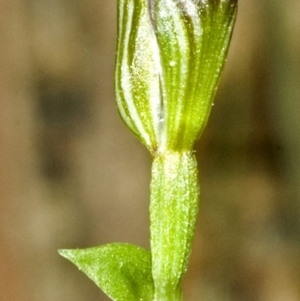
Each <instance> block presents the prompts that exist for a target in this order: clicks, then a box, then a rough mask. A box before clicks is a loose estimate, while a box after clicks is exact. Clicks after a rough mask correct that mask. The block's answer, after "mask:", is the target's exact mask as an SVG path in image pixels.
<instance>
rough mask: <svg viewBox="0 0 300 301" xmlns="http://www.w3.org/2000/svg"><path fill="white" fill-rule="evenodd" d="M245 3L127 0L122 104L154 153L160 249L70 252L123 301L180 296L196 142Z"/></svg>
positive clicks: (194, 210)
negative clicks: (241, 7) (241, 6)
mask: <svg viewBox="0 0 300 301" xmlns="http://www.w3.org/2000/svg"><path fill="white" fill-rule="evenodd" d="M236 13H237V0H119V1H118V41H117V56H116V76H115V86H116V100H117V106H118V110H119V113H120V116H121V118H122V119H123V121H124V122H125V124H126V125H127V126H128V128H129V129H130V130H131V131H132V132H133V133H134V134H135V135H136V136H137V138H138V139H139V140H140V141H141V142H142V143H143V144H144V145H145V146H146V147H147V148H148V149H149V151H150V153H151V155H152V157H153V165H152V179H151V186H150V188H151V197H150V223H151V225H150V232H151V252H149V251H146V250H142V249H141V248H139V247H136V246H132V245H128V244H110V245H106V246H102V247H96V248H90V249H83V250H62V251H60V252H61V255H62V256H64V257H66V258H67V259H69V260H71V261H72V262H73V263H74V264H75V265H77V266H78V267H79V268H80V269H81V270H82V271H83V272H85V273H86V274H87V275H88V276H89V277H90V278H91V279H92V280H93V281H94V282H95V283H96V284H97V285H98V286H99V287H100V288H101V289H102V290H103V291H104V292H106V293H107V294H108V295H109V296H110V297H111V298H112V299H113V300H116V301H128V300H129V301H131V300H132V301H141V300H144V301H153V300H154V301H180V300H181V299H182V293H181V288H180V285H181V281H182V278H183V276H184V274H185V272H186V269H187V263H188V259H189V255H190V253H191V245H192V240H193V236H194V231H195V223H196V218H197V214H198V207H199V193H200V188H199V181H198V168H197V161H196V157H195V151H194V146H195V143H196V142H197V140H198V139H199V137H200V136H201V134H202V132H203V130H204V128H205V126H206V123H207V119H208V116H209V113H210V110H211V107H212V102H213V99H214V96H215V93H216V89H217V86H218V82H219V79H220V75H221V72H222V69H223V66H224V63H225V59H226V54H227V51H228V46H229V42H230V38H231V35H232V30H233V25H234V22H235V17H236Z"/></svg>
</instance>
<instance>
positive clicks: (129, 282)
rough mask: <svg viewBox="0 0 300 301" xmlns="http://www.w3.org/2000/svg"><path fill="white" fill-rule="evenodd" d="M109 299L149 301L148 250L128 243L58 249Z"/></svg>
mask: <svg viewBox="0 0 300 301" xmlns="http://www.w3.org/2000/svg"><path fill="white" fill-rule="evenodd" d="M59 253H60V255H61V256H63V257H65V258H67V259H68V260H70V261H71V262H73V263H74V264H75V265H76V266H77V267H78V268H79V269H80V270H82V271H83V272H84V273H85V274H86V275H87V276H88V277H89V278H90V279H92V280H93V281H94V282H95V283H96V284H97V286H98V287H100V288H101V289H102V290H103V291H104V292H105V293H106V294H107V295H108V296H109V297H110V298H111V299H112V300H115V301H152V300H153V294H154V293H153V290H154V289H153V281H152V276H151V256H150V252H148V251H146V250H144V249H142V248H139V247H137V246H134V245H130V244H108V245H104V246H100V247H95V248H89V249H78V250H59Z"/></svg>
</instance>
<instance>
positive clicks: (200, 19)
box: [116, 0, 237, 153]
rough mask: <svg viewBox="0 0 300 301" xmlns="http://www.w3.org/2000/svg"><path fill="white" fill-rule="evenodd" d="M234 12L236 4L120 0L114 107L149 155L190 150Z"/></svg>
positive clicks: (224, 50) (215, 78)
mask: <svg viewBox="0 0 300 301" xmlns="http://www.w3.org/2000/svg"><path fill="white" fill-rule="evenodd" d="M236 11H237V0H119V4H118V52H117V53H118V55H117V61H116V94H117V104H118V108H119V112H120V115H121V117H122V119H123V120H124V122H125V123H126V124H127V126H128V127H129V128H130V129H131V130H132V131H133V133H134V134H135V135H136V136H137V137H138V138H139V139H140V140H141V142H142V143H144V144H145V145H146V146H147V147H148V149H149V150H150V151H151V152H153V153H155V152H159V153H163V152H165V151H184V150H191V149H193V147H194V144H195V142H196V141H197V140H198V138H199V137H200V135H201V133H202V131H203V129H204V127H205V125H206V123H207V119H208V116H209V113H210V109H211V105H212V101H213V98H214V95H215V92H216V88H217V85H218V82H219V77H220V74H221V71H222V68H223V65H224V62H225V58H226V53H227V50H228V45H229V41H230V37H231V34H232V29H233V24H234V20H235V15H236Z"/></svg>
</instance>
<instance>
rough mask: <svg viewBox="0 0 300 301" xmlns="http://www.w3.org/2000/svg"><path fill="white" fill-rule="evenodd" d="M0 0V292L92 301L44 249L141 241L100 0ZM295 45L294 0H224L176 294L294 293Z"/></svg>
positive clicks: (110, 40) (130, 157) (298, 280)
mask: <svg viewBox="0 0 300 301" xmlns="http://www.w3.org/2000/svg"><path fill="white" fill-rule="evenodd" d="M0 3H1V4H0V54H1V55H0V300H1V301H2V300H3V301H40V300H43V301H69V300H72V301H82V300H89V301H96V300H103V301H104V300H108V299H107V298H106V297H105V296H104V294H103V293H102V292H101V291H100V290H98V289H97V287H96V286H95V285H94V284H93V283H92V282H91V281H90V280H89V279H88V278H87V277H85V275H84V274H82V273H81V272H79V271H77V269H76V268H75V267H73V266H72V265H71V264H70V263H69V262H67V261H65V260H64V259H62V258H60V257H59V256H58V254H57V249H58V248H77V247H89V246H96V245H100V244H104V243H109V242H116V241H119V242H131V243H135V244H138V245H141V246H143V247H146V248H148V247H149V242H148V240H149V233H148V223H149V221H148V199H149V189H148V185H149V177H150V175H149V174H150V166H151V161H150V158H149V155H148V153H147V151H146V150H145V149H144V148H143V147H142V146H141V145H140V144H139V142H138V141H137V140H136V139H135V138H134V137H133V135H131V134H130V133H129V131H128V130H127V129H126V128H125V126H124V125H123V124H122V122H121V121H120V118H119V116H118V114H117V111H116V107H115V103H114V92H113V72H114V56H115V40H116V1H112V0H86V1H79V0H1V2H0ZM299 54H300V2H299V0H286V1H281V0H275V1H274V0H272V1H271V0H240V10H239V15H238V20H237V24H236V28H235V32H234V37H233V41H232V45H231V48H230V53H229V58H228V62H227V65H226V68H225V72H224V76H223V78H222V82H221V85H220V89H219V92H218V95H217V98H216V101H215V106H214V108H213V111H212V115H211V118H210V121H209V124H208V127H207V129H206V131H205V133H204V136H203V137H202V140H201V142H200V143H199V147H198V158H199V166H200V174H201V187H202V197H201V212H200V215H199V222H198V227H197V233H196V236H195V243H194V249H193V254H192V259H191V263H190V269H189V271H188V273H187V276H186V278H185V281H184V294H185V301H195V300H205V301H252V300H253V301H254V300H255V301H269V300H272V301H298V300H300V185H299V180H300V159H299V158H300V155H299V154H300V120H299V119H300V55H299Z"/></svg>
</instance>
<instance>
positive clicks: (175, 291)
mask: <svg viewBox="0 0 300 301" xmlns="http://www.w3.org/2000/svg"><path fill="white" fill-rule="evenodd" d="M198 200H199V183H198V171H197V161H196V158H195V155H194V152H192V151H187V152H166V153H164V154H159V155H157V156H156V157H155V158H154V162H153V166H152V180H151V203H150V222H151V226H150V231H151V253H152V277H153V280H154V288H155V295H154V300H155V301H180V300H182V296H181V288H180V284H181V280H182V277H183V275H184V274H185V272H186V269H187V264H188V259H189V255H190V253H191V244H192V240H193V236H194V231H195V223H196V219H197V214H198V207H199V201H198Z"/></svg>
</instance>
